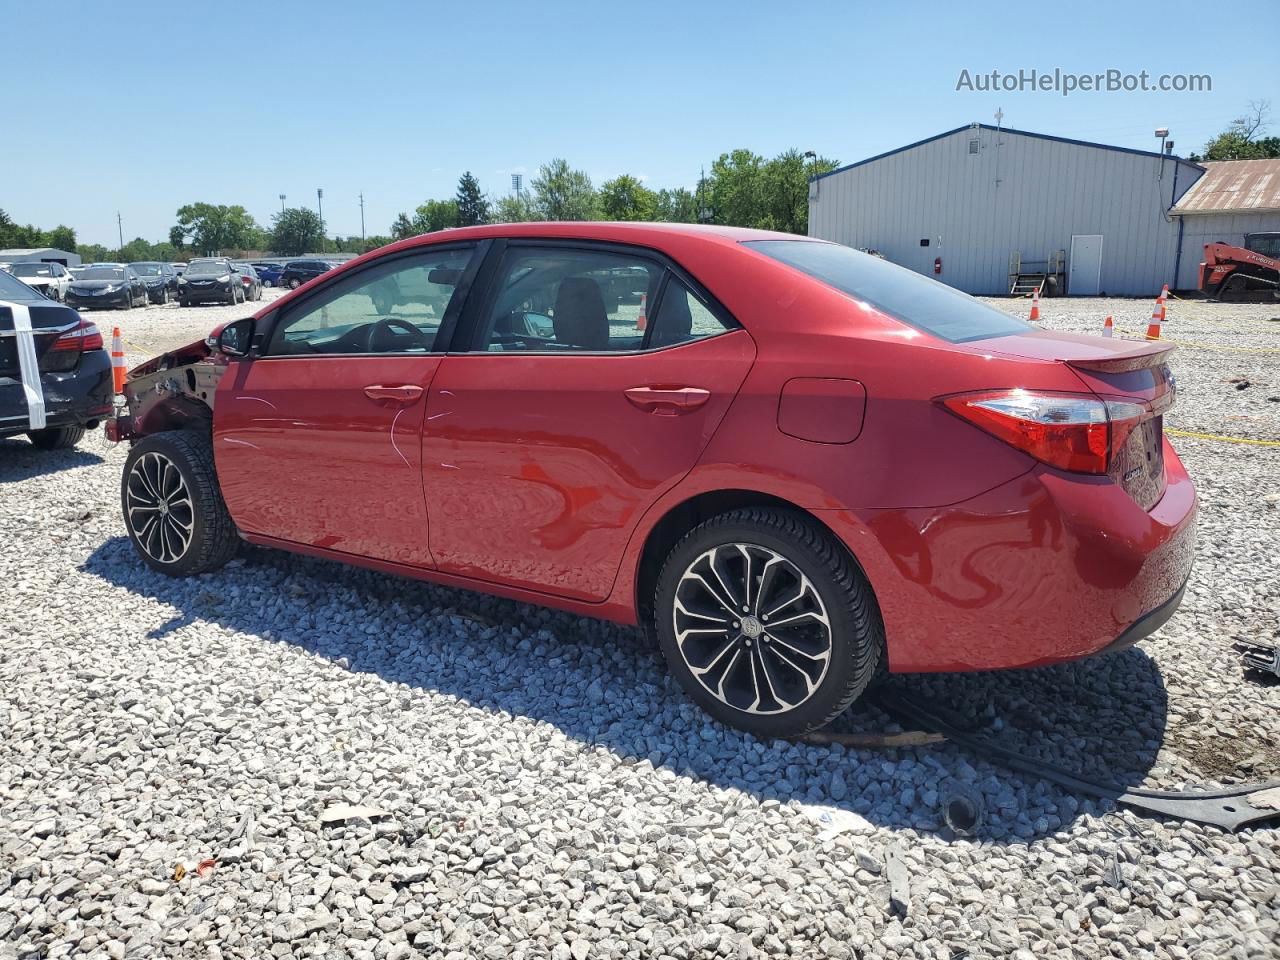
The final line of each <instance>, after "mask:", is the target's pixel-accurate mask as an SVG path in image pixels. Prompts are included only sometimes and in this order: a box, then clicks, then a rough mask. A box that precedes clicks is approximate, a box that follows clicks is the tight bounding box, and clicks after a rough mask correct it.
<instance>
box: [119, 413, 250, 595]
mask: <svg viewBox="0 0 1280 960" xmlns="http://www.w3.org/2000/svg"><path fill="white" fill-rule="evenodd" d="M120 501H121V507H122V509H123V511H124V525H125V528H126V529H127V530H128V531H129V540H130V541H131V542H132V543H133V548H134V549H135V550H136V551H137V552H138V555H139V556H140V557H142V559H143V561H144V562H145V563H146V564H147V566H149V567H151V568H152V569H153V570H158V571H159V572H161V573H164V574H167V575H169V576H171V577H189V576H193V575H195V574H198V573H207V572H208V571H210V570H217V569H218V568H219V567H221V566H223V565H224V564H226V563H227V561H229V560H230V559H231V558H232V557H234V556H235V553H236V549H237V547H238V546H239V543H240V541H239V536H238V535H237V533H236V528H235V524H234V523H233V522H232V520H231V514H229V513H228V512H227V505H226V503H225V502H224V501H223V499H222V491H221V490H220V489H219V487H218V477H217V473H216V472H215V470H214V465H213V449H212V445H211V444H210V442H209V439H208V438H207V437H205V436H204V435H203V434H199V433H195V432H192V431H189V430H170V431H166V432H164V433H154V434H152V435H151V436H149V437H144V438H143V439H142V440H140V441H139V442H138V443H136V444H135V445H134V446H133V449H131V450H130V451H129V456H128V458H127V459H126V460H125V464H124V476H123V477H122V478H121V481H120Z"/></svg>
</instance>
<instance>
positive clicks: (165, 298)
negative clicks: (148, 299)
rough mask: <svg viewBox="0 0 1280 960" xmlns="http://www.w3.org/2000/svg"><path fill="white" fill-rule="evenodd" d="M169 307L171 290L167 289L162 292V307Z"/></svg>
mask: <svg viewBox="0 0 1280 960" xmlns="http://www.w3.org/2000/svg"><path fill="white" fill-rule="evenodd" d="M168 305H169V288H168V287H165V288H164V289H163V290H161V291H160V306H162V307H167V306H168Z"/></svg>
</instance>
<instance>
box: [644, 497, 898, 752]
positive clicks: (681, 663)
mask: <svg viewBox="0 0 1280 960" xmlns="http://www.w3.org/2000/svg"><path fill="white" fill-rule="evenodd" d="M654 609H655V616H656V619H657V624H656V625H657V631H658V637H659V641H660V643H661V646H662V652H663V655H664V656H665V657H666V660H667V664H668V666H669V667H670V669H671V671H672V673H673V674H675V676H676V679H678V680H679V681H680V684H681V685H682V686H683V687H684V689H685V691H686V692H687V693H688V694H689V695H690V696H691V697H692V698H693V699H694V700H695V701H697V703H698V704H699V705H700V706H701V707H702V708H703V709H704V710H706V711H707V712H708V713H709V714H711V715H712V716H713V717H715V718H716V719H717V720H720V721H721V722H723V723H727V724H729V725H731V726H735V727H740V728H741V729H743V730H747V731H750V732H752V733H756V734H759V735H762V736H773V737H794V736H799V735H801V734H804V733H808V732H809V731H812V730H816V729H818V728H820V727H823V726H825V725H826V724H828V723H830V722H831V721H832V720H833V719H835V718H836V717H837V716H838V715H839V714H841V713H842V712H843V711H844V710H845V709H846V708H847V707H848V706H849V705H850V704H851V703H852V702H853V701H854V700H856V699H857V698H858V697H859V696H860V695H861V694H862V692H863V691H864V690H866V689H867V687H868V685H869V684H870V683H871V681H872V680H873V679H874V677H875V675H876V671H877V668H878V666H879V664H880V660H881V658H882V656H883V651H884V626H883V624H882V622H881V619H880V610H879V607H878V606H877V604H876V600H875V596H874V595H873V594H872V592H871V587H870V584H868V583H867V580H866V578H865V577H864V576H863V574H862V572H861V571H860V570H859V569H858V567H857V565H856V564H855V563H854V561H853V559H852V558H851V557H850V556H849V554H848V553H847V552H846V551H845V549H844V548H843V547H842V546H841V545H840V543H839V542H838V541H836V540H835V538H834V537H833V536H832V535H831V534H830V532H828V531H827V530H825V529H824V528H822V527H821V526H819V525H818V524H817V523H816V522H814V521H813V520H811V519H809V518H807V517H805V516H804V515H802V514H799V513H796V512H793V511H788V510H781V509H775V508H763V507H753V508H748V509H743V510H734V511H730V512H728V513H724V514H721V515H720V516H718V517H713V518H712V519H710V520H707V521H706V522H704V523H702V524H700V525H699V526H697V527H695V528H694V529H693V530H691V531H690V532H689V533H688V534H687V535H686V536H685V537H684V539H682V540H681V541H680V542H679V543H678V544H676V546H675V547H674V548H673V549H672V551H671V553H670V554H669V555H668V557H667V561H666V564H665V566H664V567H663V570H662V573H661V575H660V576H659V578H658V589H657V597H656V602H655V605H654Z"/></svg>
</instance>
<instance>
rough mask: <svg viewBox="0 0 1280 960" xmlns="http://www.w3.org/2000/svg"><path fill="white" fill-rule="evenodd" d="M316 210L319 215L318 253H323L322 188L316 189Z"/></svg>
mask: <svg viewBox="0 0 1280 960" xmlns="http://www.w3.org/2000/svg"><path fill="white" fill-rule="evenodd" d="M316 210H317V211H318V212H319V214H320V252H321V253H324V188H323V187H316Z"/></svg>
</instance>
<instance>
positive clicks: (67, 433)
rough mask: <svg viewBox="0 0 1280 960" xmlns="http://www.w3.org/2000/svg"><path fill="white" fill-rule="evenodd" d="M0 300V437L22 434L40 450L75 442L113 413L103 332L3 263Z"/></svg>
mask: <svg viewBox="0 0 1280 960" xmlns="http://www.w3.org/2000/svg"><path fill="white" fill-rule="evenodd" d="M0 300H4V301H8V304H7V305H5V306H0V437H13V436H17V435H18V434H20V433H25V434H26V435H27V436H28V437H30V439H31V442H32V443H34V444H35V445H36V446H37V447H40V448H41V449H43V450H56V449H60V448H63V447H71V446H74V445H75V444H76V442H77V441H79V439H80V438H81V437H82V436H84V432H85V429H86V428H93V427H96V426H97V425H98V421H99V420H100V419H103V418H105V417H106V415H107V414H109V413H110V412H111V358H110V357H108V356H107V351H106V350H104V349H103V344H102V334H101V333H99V332H98V328H97V327H96V326H94V325H93V324H92V323H90V322H89V321H88V320H82V319H81V318H80V315H79V314H78V313H76V312H75V311H74V310H72V309H71V308H70V307H64V306H62V305H61V304H57V303H53V302H52V301H50V300H49V299H48V298H47V297H45V296H44V295H43V294H41V293H38V292H37V291H35V290H33V289H32V288H31V287H29V286H27V285H26V284H25V283H23V282H22V281H21V280H16V279H14V278H13V277H11V276H9V274H7V273H5V272H4V271H3V270H0ZM28 321H29V325H30V328H31V329H30V332H28V331H27V326H28ZM28 345H29V346H30V347H31V348H32V349H31V350H28V349H27V347H28ZM24 356H25V358H26V359H25V360H24ZM33 362H34V369H32V368H31V367H32V364H33Z"/></svg>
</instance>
